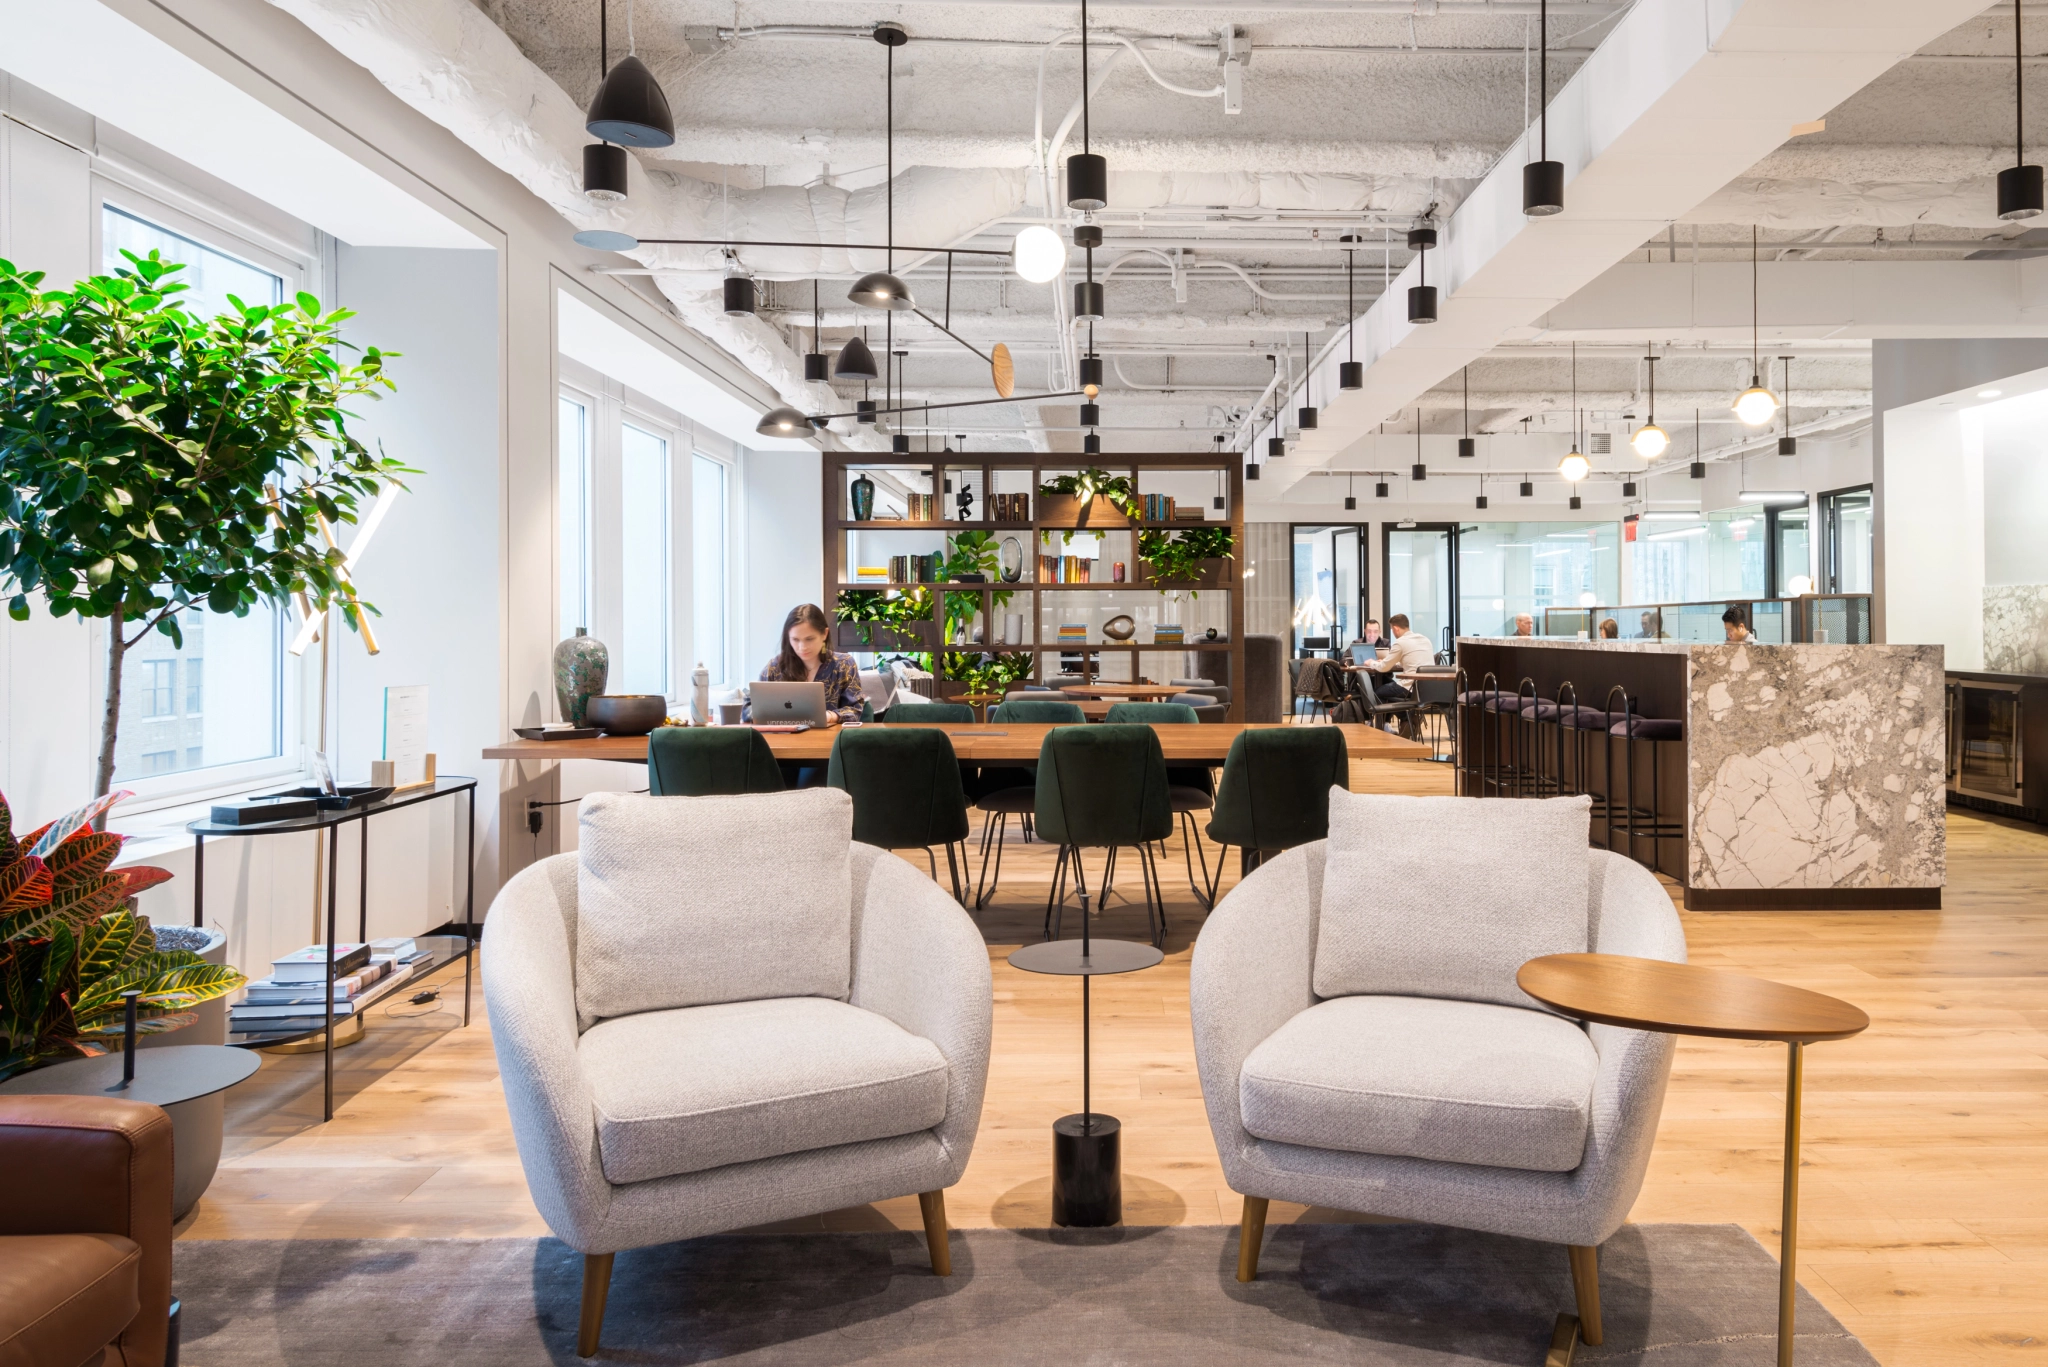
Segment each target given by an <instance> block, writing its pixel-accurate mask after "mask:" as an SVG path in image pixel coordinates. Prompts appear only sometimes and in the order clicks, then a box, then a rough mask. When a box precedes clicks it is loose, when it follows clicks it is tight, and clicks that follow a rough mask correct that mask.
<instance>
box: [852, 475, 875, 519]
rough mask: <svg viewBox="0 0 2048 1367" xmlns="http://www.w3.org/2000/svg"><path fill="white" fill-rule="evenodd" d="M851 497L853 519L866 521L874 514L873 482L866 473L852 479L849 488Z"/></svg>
mask: <svg viewBox="0 0 2048 1367" xmlns="http://www.w3.org/2000/svg"><path fill="white" fill-rule="evenodd" d="M849 492H850V493H851V495H852V497H853V520H854V521H855V522H866V521H869V520H870V519H872V518H873V517H874V515H875V482H874V481H873V480H871V479H869V478H868V477H867V476H866V475H862V476H860V477H859V478H858V479H856V480H854V482H853V488H852V489H851V490H849Z"/></svg>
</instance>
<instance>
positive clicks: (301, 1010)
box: [228, 939, 433, 1033]
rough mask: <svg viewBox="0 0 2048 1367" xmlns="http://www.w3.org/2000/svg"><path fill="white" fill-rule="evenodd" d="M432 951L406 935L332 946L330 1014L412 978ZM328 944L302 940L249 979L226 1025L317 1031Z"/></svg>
mask: <svg viewBox="0 0 2048 1367" xmlns="http://www.w3.org/2000/svg"><path fill="white" fill-rule="evenodd" d="M432 957H433V956H432V955H431V954H429V953H428V952H427V951H425V950H423V949H421V948H420V947H419V946H418V945H417V944H416V943H414V942H413V941H412V940H409V939H391V940H372V941H370V942H369V943H368V944H337V945H336V946H335V947H334V1014H335V1016H337V1017H342V1016H352V1015H354V1014H356V1012H357V1011H358V1010H360V1009H362V1008H363V1007H365V1006H367V1005H368V1004H369V1002H370V1000H371V999H372V998H374V997H381V996H383V995H384V994H385V993H387V992H389V991H391V990H392V989H393V988H395V987H397V986H398V984H399V983H401V982H403V981H405V980H406V979H407V978H409V977H411V976H412V974H413V971H414V969H415V968H417V967H418V966H419V964H420V963H421V962H422V961H425V960H428V959H431V958H432ZM326 989H327V946H325V945H307V946H306V947H305V948H304V949H301V950H295V951H294V952H292V953H290V954H287V955H285V956H284V957H283V958H282V959H273V960H271V963H270V976H269V977H267V978H258V979H256V980H255V981H253V982H251V983H250V984H249V986H248V988H247V989H246V990H245V991H244V993H243V997H242V1000H241V1001H239V1002H237V1003H236V1004H235V1005H234V1006H233V1007H231V1008H230V1009H229V1011H228V1028H229V1029H230V1030H236V1031H242V1032H245V1033H255V1032H260V1031H277V1032H280V1033H282V1032H286V1031H293V1030H317V1029H319V1028H320V1027H321V1026H323V1025H325V1024H326V1021H327V1013H326V1008H325V1006H324V1004H323V999H324V998H325V996H326Z"/></svg>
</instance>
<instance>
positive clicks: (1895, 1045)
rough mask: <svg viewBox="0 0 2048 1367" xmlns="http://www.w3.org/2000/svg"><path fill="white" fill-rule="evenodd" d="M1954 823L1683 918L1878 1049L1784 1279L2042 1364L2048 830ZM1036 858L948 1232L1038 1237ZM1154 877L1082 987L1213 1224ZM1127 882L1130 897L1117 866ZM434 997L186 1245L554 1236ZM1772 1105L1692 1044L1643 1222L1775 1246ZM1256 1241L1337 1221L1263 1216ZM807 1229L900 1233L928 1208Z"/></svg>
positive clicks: (240, 1104)
mask: <svg viewBox="0 0 2048 1367" xmlns="http://www.w3.org/2000/svg"><path fill="white" fill-rule="evenodd" d="M1352 774H1353V786H1354V787H1355V788H1357V789H1359V790H1361V791H1379V792H1404V793H1436V792H1446V791H1448V790H1449V779H1450V776H1449V774H1448V772H1447V770H1446V769H1445V768H1444V767H1440V766H1436V765H1431V764H1424V763H1418V762H1413V761H1392V760H1380V761H1372V762H1368V763H1363V764H1354V766H1353V769H1352ZM1948 830H1949V888H1948V892H1947V895H1946V898H1945V900H1946V902H1947V906H1946V908H1945V909H1944V910H1942V911H1939V912H1885V913H1839V914H1815V913H1775V914H1773V913H1742V914H1730V913H1711V914H1695V913H1687V914H1686V915H1685V923H1686V932H1687V935H1688V937H1689V940H1690V943H1691V947H1692V956H1693V958H1694V960H1695V961H1696V962H1699V963H1704V964H1712V965H1721V966H1726V967H1730V968H1739V969H1743V970H1746V971H1749V972H1754V973H1760V974H1764V975H1767V976H1770V977H1774V978H1778V979H1782V980H1784V981H1787V982H1792V983H1797V984H1799V985H1801V986H1804V987H1810V988H1814V989H1817V990H1820V991H1824V992H1831V993H1834V994H1836V995H1839V996H1842V997H1845V998H1847V999H1848V1000H1850V1001H1854V1002H1856V1003H1857V1004H1859V1005H1861V1006H1863V1007H1864V1008H1865V1009H1866V1010H1868V1011H1869V1012H1870V1014H1871V1017H1872V1019H1873V1022H1874V1023H1873V1025H1872V1028H1871V1029H1870V1030H1869V1031H1868V1032H1867V1033H1866V1034H1864V1035H1862V1036H1860V1037H1859V1038H1857V1039H1854V1040H1851V1041H1848V1042H1845V1043H1840V1044H1829V1045H1821V1046H1816V1047H1815V1048H1813V1049H1812V1050H1810V1051H1809V1052H1808V1062H1807V1091H1806V1148H1805V1164H1804V1167H1803V1170H1802V1183H1803V1188H1804V1195H1803V1202H1802V1207H1801V1210H1802V1217H1803V1227H1802V1230H1801V1234H1802V1239H1801V1243H1802V1254H1803V1256H1802V1259H1801V1268H1800V1274H1801V1278H1802V1280H1803V1281H1804V1282H1805V1284H1806V1285H1807V1286H1808V1287H1809V1288H1810V1289H1811V1290H1812V1291H1813V1292H1814V1293H1815V1294H1816V1295H1817V1296H1819V1297H1820V1299H1821V1300H1822V1301H1823V1302H1825V1303H1826V1304H1827V1305H1828V1307H1829V1308H1830V1309H1831V1310H1833V1311H1834V1313H1835V1314H1836V1315H1838V1316H1839V1317H1840V1318H1841V1319H1842V1321H1843V1322H1844V1323H1845V1324H1847V1325H1848V1326H1849V1328H1850V1329H1852V1330H1853V1331H1854V1332H1855V1333H1856V1334H1858V1335H1859V1336H1860V1337H1861V1338H1862V1339H1863V1341H1864V1342H1865V1343H1866V1344H1868V1345H1869V1347H1870V1349H1871V1351H1872V1352H1873V1353H1875V1354H1876V1355H1877V1357H1878V1359H1879V1360H1880V1361H1881V1362H1884V1363H1886V1364H1892V1365H1894V1367H1906V1365H1908V1364H1911V1365H1912V1367H1946V1364H1976V1363H2004V1362H2013V1363H2018V1362H2032V1361H2038V1360H2040V1358H2041V1355H2042V1353H2043V1352H2044V1351H2048V909H2044V907H2043V904H2042V893H2041V889H2042V888H2043V887H2044V885H2048V834H2044V833H2042V832H2040V831H2038V830H2035V829H2033V828H2030V827H2025V826H2020V825H2017V824H2013V823H2006V822H2003V821H1999V820H1996V819H1990V818H1985V817H1981V816H1977V815H1974V814H1969V813H1955V814H1952V815H1951V816H1950V817H1949V819H1948ZM1178 843H1179V842H1178V840H1176V841H1175V848H1174V853H1175V856H1176V858H1177V857H1178V855H1179V849H1178ZM1051 864H1052V860H1051V857H1050V854H1049V853H1048V852H1046V851H1045V850H1044V849H1043V848H1042V847H1035V846H1016V845H1013V846H1012V847H1011V849H1010V852H1009V855H1008V856H1007V857H1006V859H1005V863H1004V889H1003V892H1002V894H1001V896H1000V897H999V900H998V903H997V905H996V906H995V907H994V908H991V910H990V911H989V912H987V913H984V914H983V917H982V920H983V924H984V927H985V929H986V930H987V932H988V937H989V940H990V948H989V954H990V960H991V963H992V964H993V965H994V971H995V983H996V1019H995V1048H994V1057H993V1062H992V1064H991V1069H990V1077H989V1088H988V1102H987V1106H986V1109H985V1111H984V1113H983V1117H982V1125H981V1133H980V1138H979V1140H978V1142H977V1143H976V1146H975V1151H974V1158H973V1161H972V1162H971V1163H970V1165H969V1166H968V1169H967V1173H966V1176H965V1177H964V1178H963V1179H962V1181H961V1183H960V1184H959V1186H957V1187H955V1188H954V1189H953V1190H952V1191H951V1192H950V1193H948V1198H947V1205H948V1211H949V1214H950V1215H951V1217H952V1220H953V1222H954V1223H955V1224H956V1225H961V1226H987V1225H1007V1226H1043V1225H1046V1224H1048V1223H1049V1219H1050V1192H1049V1179H1048V1176H1047V1174H1048V1171H1049V1167H1050V1162H1051V1144H1050V1136H1049V1135H1048V1133H1047V1127H1048V1125H1049V1124H1050V1122H1051V1121H1052V1119H1053V1118H1054V1117H1055V1116H1057V1115H1060V1114H1063V1113H1066V1112H1069V1111H1074V1110H1078V1109H1079V1108H1080V1101H1079V1085H1078V1076H1077V1066H1078V1057H1079V1049H1080V1019H1079V1011H1078V1005H1079V1003H1078V993H1077V990H1076V989H1075V987H1074V984H1073V983H1072V982H1071V981H1069V980H1064V979H1057V978H1044V977H1034V976H1031V975H1027V974H1022V973H1017V972H1015V971H1013V970H1011V969H1010V968H1009V966H1008V965H1007V964H1006V963H1005V962H1004V961H1003V960H1004V956H1005V955H1006V954H1007V953H1008V952H1009V950H1010V949H1012V948H1014V947H1015V946H1016V945H1018V944H1020V943H1024V942H1026V941H1027V940H1028V939H1034V938H1036V936H1037V930H1038V924H1039V917H1040V914H1041V911H1042V909H1043V906H1044V900H1045V895H1046V879H1047V876H1048V874H1049V872H1050V868H1051ZM1233 867H1234V866H1233ZM1091 868H1099V864H1095V863H1093V862H1091ZM1164 873H1165V874H1166V875H1167V880H1166V881H1167V892H1168V895H1169V897H1170V899H1171V907H1170V916H1171V918H1172V921H1173V933H1172V936H1171V939H1170V941H1169V950H1170V953H1169V957H1168V959H1167V961H1166V963H1165V964H1164V965H1162V966H1161V967H1159V968H1157V969H1154V970H1152V971H1150V972H1147V973H1142V974H1134V975H1131V976H1129V977H1125V978H1118V979H1107V980H1104V981H1103V982H1101V983H1100V984H1099V985H1098V987H1097V990H1096V996H1095V1008H1096V1014H1095V1021H1096V1027H1097V1028H1096V1034H1095V1048H1096V1053H1095V1059H1096V1072H1095V1079H1096V1088H1097V1095H1098V1098H1099V1099H1098V1101H1097V1106H1098V1107H1099V1108H1100V1109H1104V1110H1107V1111H1110V1112H1111V1113H1113V1114H1116V1115H1118V1116H1120V1117H1122V1119H1123V1121H1124V1125H1125V1131H1124V1134H1125V1145H1126V1151H1125V1172H1126V1176H1125V1218H1126V1219H1127V1220H1128V1221H1129V1222H1131V1223H1133V1224H1182V1223H1186V1224H1229V1223H1234V1222H1235V1220H1236V1219H1237V1215H1238V1201H1237V1198H1236V1197H1235V1196H1234V1195H1233V1194H1232V1193H1231V1192H1230V1191H1229V1190H1228V1189H1227V1188H1226V1187H1225V1186H1224V1184H1223V1180H1222V1174H1221V1171H1220V1170H1219V1168H1218V1166H1217V1162H1216V1154H1215V1147H1214V1143H1213V1141H1212V1140H1211V1137H1210V1134H1209V1127H1208V1122H1207V1119H1206V1117H1205V1115H1204V1113H1203V1109H1202V1100H1201V1091H1200V1087H1199V1085H1198V1083H1197V1080H1196V1075H1195V1064H1194V1052H1193V1046H1192V1042H1191V1038H1190V1033H1189V1027H1188V947H1189V944H1190V941H1191V939H1192V936H1193V934H1194V932H1195V931H1196V930H1198V929H1199V924H1200V912H1199V910H1198V908H1197V906H1196V904H1195V902H1194V901H1193V899H1192V898H1191V897H1190V896H1189V894H1188V890H1187V885H1186V877H1185V875H1184V874H1178V876H1177V877H1176V876H1175V875H1176V874H1177V873H1178V868H1177V866H1172V867H1168V868H1167V869H1165V870H1164ZM1120 874H1121V877H1122V879H1123V880H1124V881H1127V882H1128V883H1129V884H1130V885H1131V886H1133V887H1135V875H1134V872H1133V871H1131V870H1130V866H1129V865H1128V864H1126V868H1125V870H1123V871H1120ZM1100 924H1102V926H1103V928H1104V931H1105V933H1110V934H1124V935H1128V936H1131V937H1133V938H1136V937H1140V936H1142V934H1143V929H1142V926H1143V916H1142V913H1141V912H1140V911H1139V910H1138V909H1137V908H1134V907H1132V906H1130V905H1128V904H1126V903H1121V902H1112V904H1111V906H1110V908H1109V910H1108V912H1107V913H1106V914H1105V917H1104V919H1103V921H1102V922H1101V923H1100ZM444 976H449V975H444ZM452 978H453V981H452V982H451V984H450V985H451V986H452V988H453V991H451V992H449V993H447V994H446V997H445V998H444V1001H443V1002H441V1003H435V1004H432V1005H429V1006H426V1007H411V1006H406V1005H394V1006H391V1007H389V1008H380V1009H379V1010H378V1011H377V1012H376V1013H375V1014H374V1015H373V1017H372V1029H371V1033H370V1037H369V1039H367V1040H366V1041H365V1042H364V1043H363V1044H360V1045H358V1046H356V1047H354V1048H351V1049H348V1050H346V1051H344V1052H343V1054H342V1055H341V1060H342V1063H343V1068H342V1071H341V1073H340V1076H339V1078H338V1096H339V1098H340V1100H339V1109H338V1112H337V1114H336V1117H335V1119H334V1121H333V1122H332V1123H331V1124H327V1125H321V1124H319V1123H318V1121H319V1114H320V1112H319V1102H320V1069H319V1064H320V1060H319V1057H318V1056H317V1055H315V1056H308V1057H298V1058H278V1057H266V1058H265V1060H264V1065H263V1069H262V1071H261V1072H260V1073H259V1074H258V1075H257V1076H256V1077H255V1078H253V1079H251V1081H250V1082H249V1083H247V1084H245V1085H243V1086H242V1087H240V1088H238V1089H237V1090H236V1091H235V1092H233V1093H231V1094H230V1100H229V1122H228V1123H229V1138H228V1147H227V1153H226V1156H225V1158H224V1160H223V1163H222V1167H221V1172H220V1176H219V1177H218V1178H217V1179H216V1181H215V1183H214V1185H213V1189H212V1190H211V1191H210V1192H209V1193H208V1195H207V1197H206V1199H205V1200H204V1201H203V1202H202V1203H201V1205H200V1207H199V1209H198V1210H197V1211H196V1212H195V1213H194V1214H193V1215H192V1216H191V1217H189V1218H188V1220H187V1221H186V1223H185V1225H184V1226H183V1227H182V1229H181V1231H180V1235H181V1237H183V1238H187V1239H201V1238H288V1237H371V1238H376V1237H399V1236H409V1235H410V1236H428V1237H432V1236H457V1235H471V1236H488V1235H533V1234H542V1233H545V1232H546V1231H545V1227H544V1226H543V1225H542V1223H541V1221H540V1219H539V1217H538V1215H537V1214H536V1213H535V1211H534V1209H533V1206H532V1203H531V1202H530V1201H529V1199H528V1197H527V1195H526V1189H525V1182H524V1179H523V1178H522V1176H521V1173H520V1170H519V1164H518V1159H517V1156H516V1155H515V1153H514V1151H513V1145H512V1138H511V1133H510V1127H509V1123H508V1121H507V1118H506V1114H505V1107H504V1101H503V1098H502V1095H501V1093H500V1091H499V1087H498V1082H497V1075H496V1061H495V1059H494V1058H493V1056H492V1052H491V1044H490V1034H489V1024H488V1022H487V1021H486V1020H485V1019H484V1016H483V1012H482V998H481V994H479V996H478V998H477V1005H478V1011H477V1017H476V1023H475V1024H474V1025H473V1026H472V1027H471V1028H469V1029H467V1030H464V1029H458V1028H455V1027H456V1026H457V1025H459V1020H460V1017H459V1009H460V1001H461V995H460V975H459V973H456V974H454V975H452ZM451 1004H452V1009H451ZM1783 1089H1784V1051H1783V1049H1782V1047H1779V1046H1765V1045H1746V1044H1740V1043H1728V1042H1715V1041H1706V1040H1694V1039H1687V1040H1682V1041H1681V1042H1680V1044H1679V1051H1678V1060H1677V1065H1676V1068H1675V1070H1674V1072H1673V1075H1672V1080H1671V1089H1670V1094H1669V1097H1668V1099H1667V1101H1666V1104H1665V1108H1664V1115H1663V1122H1662V1126H1661V1128H1660V1130H1659V1132H1658V1139H1657V1147H1656V1151H1655V1155H1654V1157H1653V1159H1652V1161H1651V1164H1650V1172H1649V1178H1648V1180H1647V1182H1646V1183H1645V1185H1644V1188H1643V1193H1642V1196H1641V1198H1640V1199H1639V1200H1638V1202H1637V1204H1636V1207H1635V1211H1634V1214H1633V1218H1634V1219H1636V1220H1639V1221H1656V1220H1685V1221H1736V1222H1739V1223H1741V1224H1742V1225H1743V1226H1744V1227H1745V1228H1747V1229H1748V1230H1749V1231H1750V1232H1751V1233H1752V1234H1754V1235H1755V1236H1756V1237H1757V1238H1758V1239H1759V1240H1761V1241H1762V1242H1763V1244H1764V1246H1765V1247H1766V1248H1768V1249H1771V1250H1772V1251H1773V1252H1775V1250H1776V1247H1777V1233H1778V1231H1777V1221H1778V1192H1779V1168H1778V1157H1779V1145H1780V1142H1781V1128H1780V1127H1781V1124H1782V1119H1781V1117H1782V1114H1783V1112H1782V1105H1783V1097H1784V1091H1783ZM1272 1218H1273V1219H1274V1220H1276V1221H1278V1220H1282V1219H1341V1218H1344V1217H1343V1215H1342V1214H1341V1213H1340V1212H1332V1211H1315V1210H1307V1211H1305V1210H1301V1209H1299V1208H1296V1209H1293V1210H1283V1209H1282V1208H1281V1207H1280V1206H1279V1205H1278V1204H1277V1203H1276V1204H1275V1206H1274V1208H1273V1215H1272ZM806 1223H808V1224H810V1225H812V1226H814V1227H815V1226H823V1227H830V1228H861V1227H875V1226H881V1225H895V1226H898V1227H903V1228H915V1227H917V1225H918V1214H917V1203H916V1202H915V1201H914V1200H908V1199H906V1200H903V1201H894V1202H885V1203H883V1204H882V1205H880V1206H875V1207H862V1208H860V1209H857V1210H851V1211H841V1212H836V1213H834V1214H832V1215H828V1216H824V1217H821V1218H820V1219H818V1220H816V1221H811V1222H806ZM1217 1237H1218V1238H1219V1239H1221V1238H1223V1237H1224V1233H1223V1231H1221V1230H1219V1231H1218V1234H1217ZM1560 1256H1561V1255H1560Z"/></svg>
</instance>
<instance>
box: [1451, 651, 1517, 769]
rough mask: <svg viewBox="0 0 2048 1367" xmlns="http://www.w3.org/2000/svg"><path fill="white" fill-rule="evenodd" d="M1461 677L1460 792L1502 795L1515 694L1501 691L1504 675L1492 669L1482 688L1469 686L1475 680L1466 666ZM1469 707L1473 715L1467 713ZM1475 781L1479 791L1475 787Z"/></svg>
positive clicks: (1456, 735)
mask: <svg viewBox="0 0 2048 1367" xmlns="http://www.w3.org/2000/svg"><path fill="white" fill-rule="evenodd" d="M1457 677H1458V688H1457V705H1458V709H1459V720H1458V725H1457V727H1456V729H1455V731H1454V733H1453V735H1454V742H1455V745H1456V750H1455V751H1454V753H1455V754H1456V756H1457V760H1456V765H1455V767H1456V770H1457V780H1458V781H1457V789H1458V794H1459V796H1461V797H1493V796H1498V795H1502V792H1501V790H1502V788H1503V787H1504V784H1503V782H1502V774H1503V768H1502V765H1501V750H1502V742H1503V730H1502V723H1503V714H1504V712H1505V713H1512V712H1513V711H1514V710H1515V707H1516V705H1517V704H1515V702H1514V698H1513V695H1511V694H1506V693H1503V692H1501V691H1500V679H1499V677H1498V676H1497V675H1495V674H1494V673H1493V671H1492V670H1488V671H1487V672H1486V676H1485V677H1484V678H1483V679H1481V680H1480V685H1479V687H1478V688H1471V687H1468V685H1469V684H1470V682H1471V680H1470V678H1469V676H1467V675H1466V673H1465V671H1464V669H1463V668H1462V667H1460V668H1459V670H1458V676H1457ZM1468 711H1469V712H1470V713H1471V715H1470V716H1467V715H1466V713H1467V712H1468ZM1468 740H1469V744H1470V750H1471V754H1470V756H1469V758H1470V761H1471V762H1469V763H1468V762H1467V755H1466V749H1467V743H1468ZM1489 754H1490V755H1491V761H1490V762H1489V758H1488V757H1489ZM1475 784H1476V788H1477V791H1476V792H1475V791H1472V789H1473V787H1474V786H1475Z"/></svg>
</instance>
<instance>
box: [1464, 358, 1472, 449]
mask: <svg viewBox="0 0 2048 1367" xmlns="http://www.w3.org/2000/svg"><path fill="white" fill-rule="evenodd" d="M1465 435H1466V436H1468V437H1469V436H1471V435H1472V367H1471V366H1469V365H1468V366H1466V367H1465Z"/></svg>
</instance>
